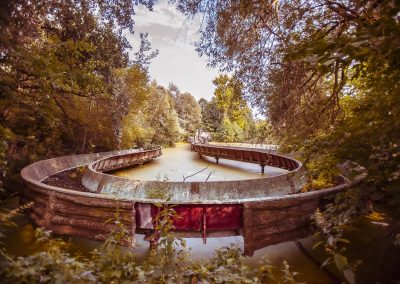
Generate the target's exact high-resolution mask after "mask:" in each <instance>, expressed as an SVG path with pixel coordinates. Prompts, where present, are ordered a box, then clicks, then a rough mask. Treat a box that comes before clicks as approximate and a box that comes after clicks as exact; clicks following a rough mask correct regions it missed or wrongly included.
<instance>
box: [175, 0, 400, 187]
mask: <svg viewBox="0 0 400 284" xmlns="http://www.w3.org/2000/svg"><path fill="white" fill-rule="evenodd" d="M177 4H178V8H179V9H180V10H181V11H182V12H184V13H185V14H186V15H188V16H193V15H195V14H197V13H201V14H202V15H203V22H204V23H205V24H204V25H203V26H202V30H201V39H200V40H199V41H198V43H197V48H198V51H199V53H200V54H201V55H203V54H204V55H206V56H208V58H209V63H210V64H211V65H214V66H219V67H220V68H221V69H222V70H226V71H230V72H233V74H234V76H235V77H236V78H238V79H239V80H240V81H241V82H242V83H243V86H244V90H245V92H246V96H247V98H249V99H250V100H251V102H252V104H253V105H254V106H257V107H258V108H259V110H260V111H261V113H263V114H265V115H266V116H267V118H268V119H269V121H270V122H271V124H272V126H273V127H274V129H275V132H276V134H277V136H278V137H279V139H280V140H281V141H282V143H283V146H284V149H286V150H288V151H290V150H301V152H302V153H303V154H304V159H305V161H306V162H307V161H315V160H318V159H324V157H325V158H326V160H327V161H328V160H329V161H331V162H330V163H329V167H333V164H334V163H338V162H343V161H344V159H348V158H351V159H352V160H354V161H356V162H359V163H361V164H362V165H364V166H366V167H367V168H368V170H369V175H370V177H371V178H372V179H373V180H374V181H376V182H375V183H374V184H375V186H377V187H378V188H387V187H388V186H389V184H390V188H392V189H393V190H394V189H395V188H398V184H399V177H398V171H399V168H398V164H399V160H398V157H399V154H398V153H399V148H398V147H397V145H399V135H397V133H399V124H398V122H397V121H395V119H394V117H396V114H397V110H398V109H400V107H399V106H400V105H399V101H398V99H397V98H398V95H397V94H398V88H399V85H398V82H399V80H398V76H399V71H398V70H399V68H398V64H397V63H398V62H399V57H398V56H399V54H400V53H399V45H398V44H397V42H398V40H399V38H400V36H399V35H400V32H399V30H400V27H399V26H400V25H399V21H398V16H397V15H398V13H399V11H400V4H399V3H398V2H393V1H363V2H359V1H346V2H345V3H343V2H334V1H325V0H324V1H317V2H315V1H279V2H277V1H261V0H256V1H251V2H249V1H228V0H215V1H191V0H181V1H177ZM383 94H385V95H383ZM384 113H386V117H385V118H384V115H383V114H384ZM356 125H357V127H355V126H356ZM378 125H379V127H377V126H378ZM345 129H351V132H346V130H345ZM346 133H347V134H346ZM328 145H329V147H328ZM393 145H396V146H393ZM355 149H357V150H355ZM361 149H362V150H361ZM389 149H390V150H389ZM328 157H329V158H328ZM378 157H380V158H378ZM383 157H385V158H383ZM371 159H374V162H371ZM332 163H333V164H332ZM377 164H378V165H381V167H384V168H385V171H383V172H382V171H379V170H378V167H377V166H376V165H377ZM325 166H326V165H325Z"/></svg>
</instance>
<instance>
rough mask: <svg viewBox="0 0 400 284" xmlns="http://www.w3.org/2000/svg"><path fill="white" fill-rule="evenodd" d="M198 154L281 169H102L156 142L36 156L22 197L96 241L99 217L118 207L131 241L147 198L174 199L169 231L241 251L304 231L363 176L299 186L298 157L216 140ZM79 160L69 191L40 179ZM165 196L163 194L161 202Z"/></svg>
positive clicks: (153, 152) (63, 228)
mask: <svg viewBox="0 0 400 284" xmlns="http://www.w3.org/2000/svg"><path fill="white" fill-rule="evenodd" d="M191 150H192V151H195V152H198V153H199V154H200V155H202V156H209V157H213V158H215V162H218V161H219V160H220V159H229V160H239V161H242V162H247V163H255V164H258V165H260V167H261V168H262V169H264V167H266V166H271V167H277V168H282V169H284V170H285V171H283V172H282V173H281V174H278V175H275V176H268V175H266V176H265V177H260V178H254V179H245V180H231V181H186V180H185V181H159V180H154V181H150V180H147V181H144V180H134V179H128V178H124V177H119V176H115V175H110V174H108V173H109V172H110V171H114V170H116V169H121V168H126V167H131V166H133V165H138V164H142V163H146V162H148V161H150V160H152V159H154V158H157V157H159V156H160V155H161V154H162V150H161V148H155V149H150V150H143V149H136V150H126V151H114V152H107V153H98V154H86V155H74V156H65V157H59V158H54V159H49V160H44V161H40V162H37V163H34V164H32V165H29V166H27V167H26V168H24V169H23V170H22V172H21V175H22V178H23V179H24V181H25V182H26V185H27V186H26V188H25V189H24V196H25V199H26V200H27V201H33V202H34V204H33V206H32V208H31V213H30V215H31V217H32V219H33V220H34V221H35V222H36V223H37V224H38V225H39V226H44V227H46V228H48V229H50V230H52V231H54V232H56V233H60V234H70V235H78V236H84V237H87V238H91V239H95V240H104V239H105V238H106V236H107V234H108V233H109V232H110V231H112V230H113V229H114V228H115V225H113V224H110V223H105V221H106V220H108V219H109V218H110V217H113V216H114V213H115V212H118V215H119V218H120V221H121V222H123V224H124V225H125V226H126V227H127V228H129V231H130V234H131V236H132V244H133V243H134V236H135V234H136V233H143V232H144V233H149V232H152V231H154V228H155V223H154V220H155V216H156V215H157V214H158V212H159V211H160V207H159V206H155V205H154V204H155V203H160V204H164V206H167V205H168V204H169V205H174V209H175V211H176V212H177V214H178V216H179V218H175V219H174V220H173V221H174V226H175V230H176V231H177V232H179V233H180V234H183V235H184V236H191V237H201V238H203V240H204V241H206V239H207V238H208V237H218V236H231V235H242V236H243V239H244V253H245V254H246V255H252V254H253V252H254V250H257V249H259V248H262V247H265V246H267V245H270V244H275V243H279V242H283V241H287V240H291V239H294V238H298V237H303V236H306V235H307V234H309V233H310V224H311V220H310V216H311V215H312V213H313V212H314V211H315V210H316V209H317V208H319V207H321V206H323V205H324V204H325V203H326V200H325V199H326V198H327V197H329V196H332V195H334V194H335V193H337V192H340V191H343V190H345V189H347V188H350V187H352V186H355V185H356V184H358V183H360V182H361V180H362V179H363V178H364V176H365V172H364V171H363V170H362V169H361V168H356V169H355V170H356V171H357V173H358V174H357V175H356V177H355V178H354V179H352V180H348V179H345V178H344V179H343V184H341V185H338V186H336V187H333V188H328V189H323V190H319V191H314V192H306V193H299V189H300V188H301V186H302V185H303V184H304V182H305V179H304V170H303V168H302V166H301V163H300V162H298V161H296V160H294V159H291V158H288V157H285V156H282V155H278V154H275V153H271V152H270V151H266V150H260V149H249V148H237V147H226V146H225V147H224V146H220V145H202V144H200V145H199V144H192V145H191ZM82 166H86V167H87V169H86V171H85V173H84V175H83V178H82V184H83V185H84V187H85V188H86V189H87V191H82V190H81V191H77V190H75V189H74V188H73V187H70V188H65V187H60V186H54V185H49V184H46V182H45V181H46V179H47V178H49V177H51V176H54V175H57V174H60V173H62V172H65V171H66V170H70V169H73V168H77V167H82ZM166 197H168V201H166Z"/></svg>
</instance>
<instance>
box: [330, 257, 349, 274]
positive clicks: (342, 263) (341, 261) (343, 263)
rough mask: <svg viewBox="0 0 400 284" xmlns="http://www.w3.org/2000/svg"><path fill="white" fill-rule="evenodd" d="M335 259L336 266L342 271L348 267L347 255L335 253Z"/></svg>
mask: <svg viewBox="0 0 400 284" xmlns="http://www.w3.org/2000/svg"><path fill="white" fill-rule="evenodd" d="M333 259H334V261H335V264H336V267H337V268H338V269H339V270H340V271H343V270H344V269H345V268H346V267H347V257H345V256H343V255H341V254H339V253H335V255H334V256H333Z"/></svg>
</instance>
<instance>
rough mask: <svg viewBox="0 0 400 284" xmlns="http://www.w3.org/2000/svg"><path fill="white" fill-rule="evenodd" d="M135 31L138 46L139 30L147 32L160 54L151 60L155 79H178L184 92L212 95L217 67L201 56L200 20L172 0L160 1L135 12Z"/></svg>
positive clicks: (164, 81)
mask: <svg viewBox="0 0 400 284" xmlns="http://www.w3.org/2000/svg"><path fill="white" fill-rule="evenodd" d="M134 20H135V34H134V35H132V34H126V36H127V38H128V40H129V42H130V43H131V45H132V46H133V47H134V49H135V48H137V47H138V45H139V42H140V40H139V33H141V32H147V33H148V34H149V39H150V42H151V44H152V47H153V48H154V49H158V50H159V55H158V56H157V57H156V58H155V59H153V61H152V63H151V64H150V68H149V72H150V76H151V77H152V79H156V80H157V82H158V83H159V84H161V85H164V86H168V84H169V83H170V82H173V83H175V84H176V85H177V86H178V87H179V88H180V89H181V91H183V92H189V93H191V94H192V95H193V96H194V97H195V98H196V99H200V98H201V97H204V98H206V99H210V98H211V97H212V95H213V92H214V86H213V84H212V80H213V79H214V78H215V76H216V75H217V73H218V72H217V70H213V69H209V68H207V67H206V59H205V58H200V57H199V55H198V54H197V52H196V51H195V47H194V45H193V42H194V41H195V40H196V39H197V38H198V33H197V31H198V29H199V26H200V21H199V20H198V19H195V20H193V21H190V22H189V21H187V20H186V17H185V16H184V15H182V14H180V13H179V12H178V11H177V10H176V9H175V7H174V6H173V5H172V4H168V3H167V1H160V3H159V4H157V5H155V6H154V11H153V12H151V11H148V10H147V9H146V8H144V7H139V8H138V9H137V11H136V15H135V16H134Z"/></svg>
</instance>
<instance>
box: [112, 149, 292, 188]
mask: <svg viewBox="0 0 400 284" xmlns="http://www.w3.org/2000/svg"><path fill="white" fill-rule="evenodd" d="M162 153H163V154H162V156H161V157H159V158H156V159H154V160H152V161H150V162H147V163H145V164H143V165H139V166H135V167H130V168H126V169H121V170H118V171H115V172H113V174H114V175H117V176H121V177H127V178H132V179H137V180H165V179H168V180H170V181H183V180H184V179H185V178H186V179H185V180H186V181H206V180H208V181H227V180H242V179H255V178H263V177H268V176H274V175H278V174H282V173H285V172H287V171H286V170H284V169H279V168H274V167H265V173H264V174H262V173H261V167H260V166H259V165H257V164H251V163H243V162H239V161H231V160H224V159H219V163H218V164H216V161H215V158H213V157H206V156H203V157H202V158H200V156H199V154H198V153H196V152H191V151H190V144H186V143H178V144H177V145H176V147H174V148H166V149H162ZM191 175H193V176H191ZM188 176H190V177H188Z"/></svg>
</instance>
